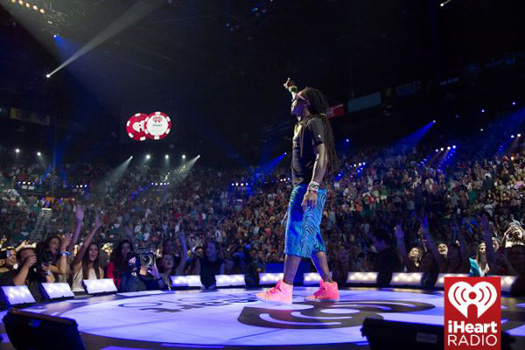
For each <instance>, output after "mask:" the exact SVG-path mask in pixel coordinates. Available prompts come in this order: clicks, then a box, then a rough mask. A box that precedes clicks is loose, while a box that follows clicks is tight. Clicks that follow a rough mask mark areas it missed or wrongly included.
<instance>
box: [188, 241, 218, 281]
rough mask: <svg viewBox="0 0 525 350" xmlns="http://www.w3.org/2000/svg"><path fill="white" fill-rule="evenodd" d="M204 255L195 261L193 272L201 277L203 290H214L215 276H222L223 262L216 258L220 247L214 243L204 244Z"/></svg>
mask: <svg viewBox="0 0 525 350" xmlns="http://www.w3.org/2000/svg"><path fill="white" fill-rule="evenodd" d="M204 247H205V251H206V255H205V256H204V257H203V258H200V259H198V260H197V263H196V268H195V271H196V273H197V274H198V275H200V276H201V283H202V288H203V289H216V288H217V285H216V280H215V276H216V275H224V261H223V260H222V259H219V258H218V255H219V251H220V246H219V243H217V242H216V241H208V242H206V245H205V246H204Z"/></svg>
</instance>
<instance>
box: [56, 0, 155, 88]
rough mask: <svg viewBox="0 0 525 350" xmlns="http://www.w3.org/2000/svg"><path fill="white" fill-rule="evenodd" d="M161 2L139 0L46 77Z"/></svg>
mask: <svg viewBox="0 0 525 350" xmlns="http://www.w3.org/2000/svg"><path fill="white" fill-rule="evenodd" d="M161 3H162V2H161V1H139V2H137V3H135V4H134V5H133V6H132V7H130V8H129V9H128V10H127V11H126V12H124V13H123V14H122V15H121V16H120V17H119V18H117V19H116V20H115V21H113V22H112V23H111V24H110V25H108V26H107V27H106V28H105V29H103V30H102V31H101V32H100V33H99V34H97V35H96V36H95V37H94V38H93V39H91V40H90V41H89V42H88V43H87V44H86V45H84V46H83V47H82V48H81V49H80V50H78V51H77V52H75V53H74V54H73V55H72V56H71V57H69V58H68V59H67V60H66V61H65V62H64V63H62V64H61V65H60V66H58V67H57V68H56V69H55V70H54V71H52V72H51V73H49V74H47V75H46V77H47V78H50V77H51V76H52V75H53V74H55V73H56V72H58V71H59V70H61V69H62V68H64V67H65V66H67V65H69V64H70V63H72V62H73V61H76V60H77V59H79V58H80V57H82V56H84V55H85V54H86V53H88V52H89V51H91V50H93V49H94V48H95V47H97V46H99V45H100V44H102V43H103V42H105V41H107V40H108V39H110V38H112V37H113V36H115V35H117V34H118V33H120V32H122V31H123V30H124V29H126V28H128V27H130V26H131V25H133V24H135V23H137V22H138V21H140V20H141V19H143V18H144V17H146V16H147V15H149V14H150V13H151V12H153V11H154V10H156V9H157V8H158V7H160V5H161Z"/></svg>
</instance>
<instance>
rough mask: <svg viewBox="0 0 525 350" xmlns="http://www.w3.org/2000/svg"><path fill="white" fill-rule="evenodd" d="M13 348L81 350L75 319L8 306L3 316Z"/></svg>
mask: <svg viewBox="0 0 525 350" xmlns="http://www.w3.org/2000/svg"><path fill="white" fill-rule="evenodd" d="M3 322H4V325H5V329H6V331H7V336H8V337H9V340H10V341H11V344H12V345H13V346H14V347H15V348H16V349H35V350H36V349H42V350H49V349H53V350H84V349H85V347H84V343H83V342H82V339H81V338H80V334H79V333H78V326H77V323H76V322H75V320H72V319H69V318H61V317H55V316H49V315H42V314H36V313H32V312H27V311H21V310H15V309H11V310H9V312H8V313H7V315H6V316H5V317H4V319H3Z"/></svg>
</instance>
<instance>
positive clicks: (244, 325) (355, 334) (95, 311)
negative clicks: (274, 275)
mask: <svg viewBox="0 0 525 350" xmlns="http://www.w3.org/2000/svg"><path fill="white" fill-rule="evenodd" d="M316 289H317V288H310V287H309V288H305V287H296V288H295V289H294V300H293V301H294V303H293V305H286V306H284V305H271V304H265V303H262V302H260V301H258V300H256V299H255V297H254V294H255V293H256V292H257V291H256V290H247V289H221V290H218V291H214V292H201V291H177V292H139V293H124V294H117V295H110V296H100V297H84V298H77V299H75V300H69V301H63V302H57V303H50V304H45V305H40V306H35V307H30V308H27V309H25V310H26V311H31V312H36V313H44V314H48V315H54V316H60V317H67V318H72V319H75V320H76V321H77V323H78V326H79V331H80V332H81V335H82V339H83V340H84V343H85V345H86V347H87V348H88V349H108V350H109V349H114V350H116V349H120V350H124V349H177V348H181V349H187V348H193V349H210V348H214V349H228V348H235V349H240V348H248V347H261V348H264V349H267V348H271V347H273V346H276V345H280V346H285V347H286V348H294V349H297V348H305V349H328V348H330V349H332V350H333V349H342V348H348V349H355V348H359V349H367V348H368V342H367V341H366V338H364V337H363V336H362V335H361V325H362V323H363V320H364V319H365V318H366V317H375V318H383V319H385V320H393V321H403V322H413V323H423V324H432V325H440V326H443V323H444V316H443V314H444V309H443V303H444V300H443V292H422V291H418V290H407V289H382V290H379V289H376V288H352V289H346V290H341V301H340V302H338V303H308V302H305V301H304V299H303V298H304V296H306V295H310V294H312V293H313V292H314V291H315V290H316ZM4 315H5V312H3V313H1V314H0V318H3V316H4ZM502 323H503V326H502V328H503V330H504V331H505V332H507V333H508V334H510V335H512V336H515V337H517V338H516V340H517V341H516V343H515V344H513V348H515V349H519V348H521V349H523V348H525V347H523V344H525V298H520V299H517V298H507V297H503V298H502ZM0 330H1V331H2V336H3V337H4V342H3V343H2V344H1V346H0V348H1V349H12V346H11V345H10V343H9V340H8V339H7V335H5V330H4V328H3V325H2V327H1V329H0ZM334 344H337V345H336V347H334Z"/></svg>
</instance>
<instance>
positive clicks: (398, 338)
mask: <svg viewBox="0 0 525 350" xmlns="http://www.w3.org/2000/svg"><path fill="white" fill-rule="evenodd" d="M361 333H362V334H363V335H364V336H365V337H366V338H367V339H368V343H369V344H370V349H372V350H382V349H392V346H394V345H395V348H397V349H410V350H443V349H444V348H445V346H444V338H445V330H444V329H443V326H434V325H428V324H419V323H408V322H394V321H385V320H382V319H375V318H366V319H365V321H364V322H363V328H361Z"/></svg>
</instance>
